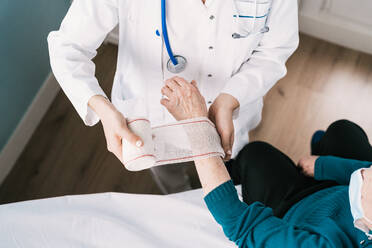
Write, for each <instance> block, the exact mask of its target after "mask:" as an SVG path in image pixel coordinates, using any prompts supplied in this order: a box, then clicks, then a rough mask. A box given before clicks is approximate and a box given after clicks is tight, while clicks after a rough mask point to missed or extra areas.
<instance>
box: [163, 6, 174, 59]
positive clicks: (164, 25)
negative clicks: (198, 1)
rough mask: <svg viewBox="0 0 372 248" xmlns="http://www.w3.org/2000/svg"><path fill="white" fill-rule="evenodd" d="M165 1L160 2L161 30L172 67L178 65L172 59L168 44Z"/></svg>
mask: <svg viewBox="0 0 372 248" xmlns="http://www.w3.org/2000/svg"><path fill="white" fill-rule="evenodd" d="M165 5H166V4H165V0H161V28H162V33H163V38H164V44H165V47H166V48H167V52H168V55H169V58H170V60H171V61H172V63H173V65H175V66H176V65H178V61H177V59H176V58H175V57H174V54H173V51H172V48H171V46H170V43H169V37H168V30H167V10H166V6H165Z"/></svg>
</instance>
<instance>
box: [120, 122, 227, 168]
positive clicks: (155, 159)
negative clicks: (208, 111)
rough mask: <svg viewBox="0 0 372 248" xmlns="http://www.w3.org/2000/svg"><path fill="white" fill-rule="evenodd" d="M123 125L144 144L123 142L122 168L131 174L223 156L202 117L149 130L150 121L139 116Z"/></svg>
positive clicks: (212, 129) (215, 135)
mask: <svg viewBox="0 0 372 248" xmlns="http://www.w3.org/2000/svg"><path fill="white" fill-rule="evenodd" d="M127 124H128V128H129V129H130V130H131V131H132V132H133V133H135V134H136V135H138V136H140V137H141V138H142V140H143V141H144V145H143V146H142V147H140V148H139V147H136V146H135V145H132V144H131V143H129V142H128V141H126V140H123V162H124V166H125V167H126V168H127V169H128V170H131V171H139V170H144V169H148V168H151V167H153V166H160V165H164V164H174V163H181V162H188V161H193V160H195V159H202V158H208V157H213V156H221V157H224V156H225V154H224V151H223V149H222V147H221V139H220V136H219V135H218V133H217V131H216V128H215V125H214V124H213V123H212V122H211V121H210V120H209V119H208V118H206V117H200V118H194V119H188V120H183V121H178V122H174V123H169V124H166V125H161V126H156V127H152V128H151V123H150V121H149V120H148V119H146V118H141V117H138V118H129V119H127Z"/></svg>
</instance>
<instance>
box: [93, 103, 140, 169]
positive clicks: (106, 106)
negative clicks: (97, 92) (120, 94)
mask: <svg viewBox="0 0 372 248" xmlns="http://www.w3.org/2000/svg"><path fill="white" fill-rule="evenodd" d="M89 106H90V107H91V108H92V109H93V110H94V112H96V114H97V115H98V116H99V118H100V119H101V122H102V126H103V131H104V133H105V137H106V142H107V149H108V151H109V152H112V153H113V154H114V155H115V156H116V157H117V158H118V159H119V160H120V161H121V162H122V163H123V158H122V142H121V140H122V139H126V140H128V141H129V142H130V143H132V144H133V145H135V146H138V147H141V146H142V145H143V141H142V140H141V138H140V137H138V136H137V135H135V134H134V133H132V132H131V131H130V130H129V128H128V126H127V121H126V119H125V118H124V116H123V115H122V114H121V113H120V112H119V111H118V110H117V109H116V108H115V106H114V105H113V104H112V103H111V102H110V101H109V100H108V99H107V98H105V97H103V96H93V97H92V98H91V99H90V100H89Z"/></svg>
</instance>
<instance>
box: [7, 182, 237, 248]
mask: <svg viewBox="0 0 372 248" xmlns="http://www.w3.org/2000/svg"><path fill="white" fill-rule="evenodd" d="M237 189H238V192H240V188H239V187H237ZM0 247H1V248H2V247H6V248H8V247H9V248H13V247H15V248H21V247H22V248H23V247H27V248H34V247H35V248H36V247H37V248H44V247H56V248H57V247H134V248H137V247H177V248H182V247H187V248H190V247H193V248H195V247H213V248H218V247H221V248H222V247H223V248H228V247H236V246H235V245H234V243H232V242H231V241H229V240H228V239H227V238H226V237H225V235H224V233H223V231H222V229H221V227H220V226H219V225H218V224H217V223H216V222H215V221H214V219H213V217H212V215H211V214H210V213H209V211H208V209H207V207H206V205H205V203H204V201H203V194H202V191H201V189H198V190H192V191H188V192H183V193H178V194H172V195H168V196H159V195H136V194H123V193H101V194H90V195H76V196H64V197H56V198H49V199H43V200H34V201H25V202H19V203H12V204H5V205H0Z"/></svg>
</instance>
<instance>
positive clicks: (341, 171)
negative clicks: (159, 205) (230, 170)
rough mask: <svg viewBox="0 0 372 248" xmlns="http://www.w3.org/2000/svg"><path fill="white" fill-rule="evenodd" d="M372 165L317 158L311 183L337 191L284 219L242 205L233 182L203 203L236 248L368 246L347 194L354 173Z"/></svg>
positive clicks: (313, 198)
mask: <svg viewBox="0 0 372 248" xmlns="http://www.w3.org/2000/svg"><path fill="white" fill-rule="evenodd" d="M371 164H372V163H371V162H362V161H356V160H349V159H342V158H338V157H332V156H327V157H320V158H318V159H317V161H316V163H315V179H317V180H334V181H336V182H337V183H339V184H340V186H335V187H331V188H328V189H324V190H321V191H319V192H317V193H314V194H312V195H310V196H307V197H306V198H304V199H303V200H301V201H300V202H298V203H297V204H295V205H294V206H292V207H291V208H290V209H289V211H288V212H287V213H286V215H285V216H284V217H283V218H282V219H280V218H277V217H275V216H274V215H273V211H272V209H271V208H269V207H265V206H264V205H263V204H261V203H259V202H255V203H253V204H251V205H247V204H246V203H244V202H241V201H240V200H239V198H238V195H237V192H236V189H235V187H234V185H233V183H232V182H231V181H228V182H226V183H223V184H221V185H220V186H218V187H217V188H216V189H214V190H213V191H212V192H210V193H209V194H208V195H207V196H206V197H205V199H204V200H205V202H206V204H207V206H208V209H209V210H210V212H211V213H212V215H213V217H214V218H215V220H216V221H217V222H218V223H219V224H220V225H221V226H222V228H223V231H224V233H225V235H226V236H227V237H228V238H229V239H230V240H231V241H233V242H235V243H236V244H237V245H238V246H239V247H274V248H278V247H288V248H290V247H293V248H298V247H311V248H314V247H334V248H340V247H372V241H371V240H368V239H367V236H366V235H365V234H364V233H363V232H362V231H359V230H358V229H356V228H354V225H353V217H352V215H351V212H350V204H349V195H348V190H349V187H348V184H349V180H350V176H351V174H352V173H353V171H355V170H357V169H359V168H365V167H369V166H370V165H371Z"/></svg>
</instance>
